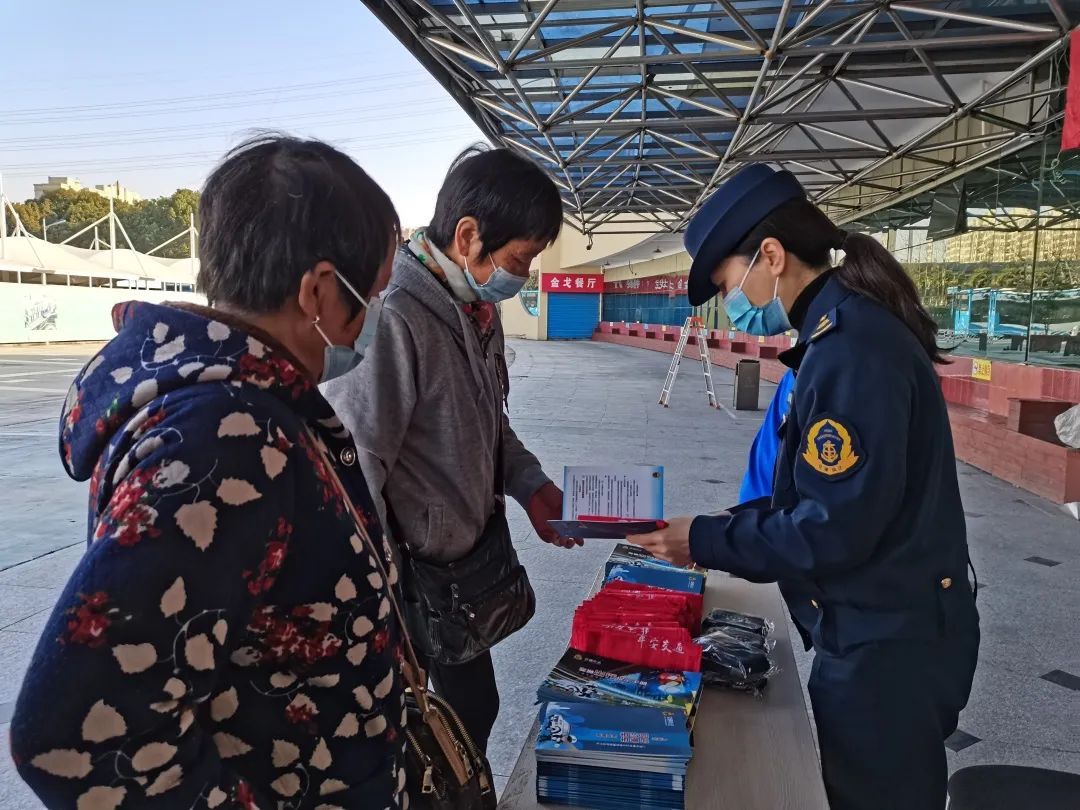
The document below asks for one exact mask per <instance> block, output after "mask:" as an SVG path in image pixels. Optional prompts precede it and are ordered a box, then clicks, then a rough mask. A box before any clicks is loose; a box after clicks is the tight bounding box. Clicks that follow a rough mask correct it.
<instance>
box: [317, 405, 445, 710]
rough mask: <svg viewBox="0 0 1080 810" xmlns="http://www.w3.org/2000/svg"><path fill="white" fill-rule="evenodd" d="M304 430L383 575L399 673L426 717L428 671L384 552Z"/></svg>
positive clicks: (326, 456)
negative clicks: (397, 637)
mask: <svg viewBox="0 0 1080 810" xmlns="http://www.w3.org/2000/svg"><path fill="white" fill-rule="evenodd" d="M304 430H305V432H306V433H307V435H308V440H309V441H310V442H311V443H312V446H313V447H314V448H315V451H316V452H317V453H318V454H319V457H320V458H321V459H322V461H323V464H324V465H325V466H326V469H327V471H328V473H329V475H330V480H331V481H332V482H333V484H334V488H335V489H337V492H338V497H340V498H341V500H342V502H343V503H344V504H345V508H346V509H347V510H348V512H349V517H351V518H352V521H353V524H354V527H355V529H356V533H357V535H358V536H359V537H360V539H361V540H362V541H363V543H364V545H365V546H366V547H367V549H368V551H369V552H371V556H372V557H373V558H374V560H375V567H376V568H377V569H378V571H379V575H380V576H381V577H382V578H383V582H385V583H386V591H387V596H388V597H389V599H390V604H391V606H393V609H394V613H395V615H396V616H397V620H398V625H399V626H400V628H401V637H402V641H403V644H402V646H403V647H404V650H405V662H404V666H403V667H402V674H403V675H404V677H405V682H406V683H407V684H408V686H409V688H410V689H411V690H412V692H413V695H414V696H415V697H416V702H417V705H418V706H419V708H420V711H421V712H422V713H423V714H424V715H425V716H426V715H427V714H428V705H429V704H428V699H427V673H426V672H425V671H424V668H423V667H422V666H420V660H419V658H418V657H417V655H416V650H415V648H414V647H413V643H412V639H411V638H410V637H409V628H408V625H407V624H406V622H405V614H404V612H403V611H402V609H401V605H400V604H399V602H398V598H397V595H396V593H395V592H394V586H393V584H392V583H391V582H390V577H389V576H388V575H387V568H386V565H385V564H384V559H383V553H382V552H381V551H380V550H379V549H377V548H376V547H375V543H374V541H372V539H371V535H370V534H368V530H367V527H366V521H364V520H363V519H362V518H361V517H360V515H359V514H358V513H357V511H356V506H355V505H354V504H353V501H352V498H351V497H349V491H348V489H346V488H345V485H344V484H343V483H342V481H341V477H340V476H339V475H338V473H337V469H336V468H335V467H334V462H333V460H332V459H331V458H330V456H329V454H328V453H327V452H326V450H325V449H324V448H323V444H322V442H321V441H319V440H318V438H317V437H316V436H315V434H314V433H313V432H312V431H311V429H310V428H308V427H307V426H305V428H304Z"/></svg>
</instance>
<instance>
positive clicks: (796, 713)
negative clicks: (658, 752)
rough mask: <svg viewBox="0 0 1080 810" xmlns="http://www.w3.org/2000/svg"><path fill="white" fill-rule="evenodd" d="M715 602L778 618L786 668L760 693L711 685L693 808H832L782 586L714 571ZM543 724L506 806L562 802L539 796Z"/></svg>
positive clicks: (708, 605) (781, 662) (694, 768)
mask: <svg viewBox="0 0 1080 810" xmlns="http://www.w3.org/2000/svg"><path fill="white" fill-rule="evenodd" d="M716 607H722V608H727V609H729V610H736V611H739V612H740V613H748V614H751V615H754V616H764V617H765V618H768V619H771V620H772V621H773V622H774V623H775V625H776V631H775V633H774V635H773V638H774V639H776V649H775V650H773V653H772V654H773V656H774V660H775V661H776V664H777V665H778V666H779V667H780V672H778V673H777V674H776V675H774V676H773V677H772V679H771V680H770V681H769V686H768V689H767V690H766V692H765V695H764V696H763V697H761V698H755V697H753V696H751V695H747V694H743V693H736V692H726V691H724V690H721V689H712V688H708V687H706V689H705V692H704V694H703V696H702V699H701V708H700V709H699V714H698V718H697V722H696V724H695V725H694V758H693V759H692V760H691V761H690V768H689V771H688V772H687V778H686V780H687V781H686V807H687V810H828V806H829V805H828V802H827V801H826V799H825V789H824V787H823V785H822V782H821V771H820V767H819V765H818V757H817V751H816V749H815V747H814V738H813V734H812V731H811V728H810V718H809V717H808V715H807V712H806V703H805V701H804V700H803V693H802V687H801V686H800V684H799V673H798V670H797V669H796V667H795V657H794V655H793V654H792V651H791V639H790V638H789V636H788V624H787V613H786V610H785V608H784V603H783V600H782V599H781V598H780V591H779V589H778V588H777V587H776V586H775V585H754V584H751V583H749V582H745V581H744V580H741V579H735V578H733V577H729V576H727V575H726V574H722V573H711V574H710V575H709V578H708V580H707V585H706V588H705V609H706V611H708V610H710V609H712V608H716ZM568 632H569V628H568ZM796 643H799V642H798V640H796ZM537 731H538V727H537V724H536V723H535V722H534V723H533V727H532V729H531V730H530V731H529V736H528V737H527V738H526V740H525V747H524V748H523V749H522V751H521V755H520V756H519V757H518V761H517V764H516V765H515V766H514V772H513V774H511V776H510V781H509V782H508V783H507V785H506V789H505V790H504V791H503V795H502V799H501V800H500V801H499V807H500V808H506V810H531V808H535V807H557V806H558V805H539V804H537V801H536V757H535V756H534V753H533V745H534V744H535V742H536V735H537Z"/></svg>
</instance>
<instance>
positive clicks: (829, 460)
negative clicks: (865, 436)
mask: <svg viewBox="0 0 1080 810" xmlns="http://www.w3.org/2000/svg"><path fill="white" fill-rule="evenodd" d="M802 458H803V461H805V462H806V463H807V464H808V465H809V466H810V469H812V470H814V471H815V472H818V473H820V474H821V475H823V476H825V477H826V478H829V479H839V478H842V477H844V476H846V475H849V474H851V473H853V472H854V471H855V470H856V469H858V468H859V467H860V466H861V465H862V463H863V461H864V454H863V453H862V449H861V448H860V447H858V437H857V436H856V435H855V431H854V430H853V429H852V428H850V427H848V426H846V425H845V424H844V423H843V422H841V421H840V420H839V419H835V418H832V417H828V418H825V419H819V420H817V421H816V422H814V423H813V424H812V425H811V426H810V429H809V430H807V431H806V439H805V441H804V446H803V452H802Z"/></svg>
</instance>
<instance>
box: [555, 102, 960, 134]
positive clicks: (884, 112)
mask: <svg viewBox="0 0 1080 810" xmlns="http://www.w3.org/2000/svg"><path fill="white" fill-rule="evenodd" d="M949 113H950V111H949V110H948V109H929V110H927V109H916V108H912V107H898V108H895V109H869V110H828V111H821V112H815V111H813V110H810V111H808V112H779V113H765V114H763V115H758V116H755V117H754V123H758V124H818V123H822V124H828V123H846V122H852V121H902V120H920V121H921V120H923V119H934V118H944V117H945V116H947V115H949ZM737 125H738V122H736V121H733V120H732V119H731V118H728V117H727V116H693V117H687V118H648V119H646V121H645V126H646V127H647V128H649V129H655V130H658V131H660V130H673V129H685V128H686V127H688V126H694V127H700V128H702V129H703V131H706V132H729V131H732V130H734V129H735V128H736V126H737ZM588 127H596V128H597V129H600V130H601V131H602V132H620V131H621V132H626V131H629V130H632V129H640V128H641V121H637V120H635V121H627V120H622V121H620V120H617V119H616V120H612V121H606V122H605V121H601V120H600V119H584V120H574V121H571V122H563V123H561V124H559V125H557V126H553V127H550V128H549V129H548V132H549V133H551V134H552V135H569V134H573V133H574V132H577V131H579V130H581V129H582V128H588ZM829 134H833V133H829ZM837 137H842V136H840V135H837Z"/></svg>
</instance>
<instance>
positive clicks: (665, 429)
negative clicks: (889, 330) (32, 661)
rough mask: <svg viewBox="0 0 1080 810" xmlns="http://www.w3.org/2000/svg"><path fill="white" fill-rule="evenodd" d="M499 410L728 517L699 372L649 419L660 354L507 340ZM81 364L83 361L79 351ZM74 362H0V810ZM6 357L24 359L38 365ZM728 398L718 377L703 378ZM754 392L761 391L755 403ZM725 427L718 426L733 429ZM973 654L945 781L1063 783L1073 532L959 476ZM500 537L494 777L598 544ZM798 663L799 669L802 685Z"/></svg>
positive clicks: (58, 536) (1078, 656) (549, 457)
mask: <svg viewBox="0 0 1080 810" xmlns="http://www.w3.org/2000/svg"><path fill="white" fill-rule="evenodd" d="M513 348H514V349H515V350H516V361H515V363H514V365H513V367H512V368H511V377H512V391H511V397H510V405H511V411H512V421H513V425H514V427H515V429H516V431H517V433H518V435H519V436H520V437H521V438H522V439H523V440H524V441H525V442H526V444H527V445H528V446H529V447H530V448H532V449H533V451H534V452H536V453H537V455H538V456H539V457H540V458H541V460H542V461H543V462H544V464H545V467H546V468H547V470H548V472H549V474H552V475H553V477H556V478H557V477H558V475H559V474H560V471H561V468H562V466H563V465H564V464H583V463H627V464H632V463H649V464H663V465H664V466H665V468H666V489H667V496H666V501H667V509H668V513H669V514H672V515H675V514H684V513H690V512H696V511H712V510H716V509H720V508H722V507H724V506H726V505H729V504H730V503H731V502H732V501H733V499H734V496H735V493H736V491H737V488H738V482H739V478H740V476H741V474H742V469H743V466H744V463H745V456H746V450H747V447H748V446H749V444H750V441H751V439H752V438H753V435H754V432H755V431H756V429H757V426H758V424H759V422H760V413H750V414H747V413H738V414H734V415H733V414H730V413H729V412H725V411H722V410H721V411H713V410H710V409H709V408H708V407H706V404H705V395H704V391H703V387H702V381H701V378H700V375H697V374H695V372H696V371H697V369H696V367H695V366H694V365H693V364H687V365H685V366H684V367H683V370H682V372H681V374H680V379H679V381H678V383H677V384H676V387H675V392H674V395H673V397H672V404H671V408H669V409H663V408H660V407H658V406H657V405H656V398H657V396H658V394H659V389H660V385H661V383H662V381H663V377H664V373H665V370H666V367H667V362H668V358H667V357H666V356H665V355H660V354H655V353H652V352H645V351H640V350H637V349H631V348H624V347H619V346H611V345H602V344H595V343H574V344H568V343H539V344H538V343H527V342H521V341H516V342H514V343H513ZM84 353H85V352H84ZM79 354H80V350H79V349H77V348H67V349H56V350H53V351H49V352H42V351H41V350H36V351H34V352H25V351H23V352H12V351H4V350H0V381H4V380H6V378H4V377H3V375H4V374H8V375H10V374H12V373H13V372H15V371H22V370H25V369H27V368H31V369H33V370H35V371H41V370H44V371H45V372H47V373H45V374H42V375H38V374H35V375H34V376H33V377H32V378H31V379H32V380H33V382H32V383H31V382H27V383H26V388H28V389H29V388H32V389H34V390H25V391H22V390H20V384H19V383H18V382H17V380H18V379H19V378H17V377H10V379H11V380H12V382H11V383H7V382H6V381H5V382H4V383H3V385H0V459H2V460H3V461H2V463H0V519H2V525H3V526H4V528H5V532H4V535H3V537H0V740H3V742H0V749H2V750H0V808H2V809H3V810H22V808H35V807H38V806H39V805H38V804H37V803H36V801H35V800H34V799H33V797H32V796H30V795H29V793H28V792H27V791H26V790H25V789H24V788H23V786H22V784H21V782H19V780H18V777H17V776H16V774H15V771H14V768H13V766H12V765H11V763H10V760H9V758H8V756H7V751H6V746H7V733H6V732H7V723H8V720H9V719H10V711H11V702H12V701H13V700H14V698H15V696H16V693H17V690H18V687H19V683H20V681H21V678H22V674H23V672H24V670H25V667H26V666H27V664H28V662H29V658H30V656H31V654H32V651H33V646H34V644H35V643H36V640H37V634H38V633H39V632H40V630H41V627H42V625H43V623H44V621H45V619H46V618H47V616H48V612H49V610H50V609H51V606H52V604H53V602H54V601H55V599H56V598H57V596H58V593H59V589H60V588H62V587H63V585H64V582H65V580H66V577H67V575H68V572H69V571H70V570H71V568H72V567H73V566H74V565H75V564H76V562H77V560H78V559H79V556H80V555H81V552H82V549H81V537H82V536H83V533H84V525H83V524H84V521H85V502H86V501H85V488H84V485H81V484H76V483H74V482H72V481H70V480H69V479H67V477H66V476H65V475H64V473H63V471H62V470H61V468H60V464H59V461H58V459H57V455H56V438H55V426H56V416H57V413H58V410H59V405H60V401H61V400H62V398H63V390H64V388H65V387H66V384H67V380H68V379H69V378H70V376H71V375H72V373H73V372H72V371H71V370H70V369H73V368H76V367H78V366H79V365H80V363H81V359H79V357H78V356H77V355H79ZM12 359H18V360H20V361H25V360H27V359H30V360H35V361H40V363H41V365H40V366H34V365H28V364H27V363H25V362H20V363H18V364H14V363H11V362H10V361H11V360H12ZM714 374H715V376H716V380H717V384H718V394H719V396H720V399H721V401H722V402H725V403H727V402H730V399H731V382H732V377H731V374H730V372H728V371H726V370H723V369H716V370H715V372H714ZM770 393H771V387H766V388H763V390H762V394H761V399H762V404H763V405H764V404H765V403H766V402H767V401H768V398H769V396H770ZM733 417H734V418H733ZM960 473H961V477H960V481H961V486H962V488H963V493H964V503H965V508H966V510H967V513H968V532H969V538H970V542H971V548H972V556H973V558H974V561H975V566H976V568H977V570H978V573H979V581H980V585H982V586H984V587H985V590H984V591H982V592H981V593H980V596H979V608H980V611H981V613H982V629H983V643H982V649H981V652H980V665H979V669H978V672H977V674H976V680H975V686H974V690H973V694H972V699H971V703H970V705H969V707H968V709H967V710H966V711H965V712H964V714H963V715H962V717H961V721H960V729H961V731H959V732H957V734H956V735H955V736H954V738H952V739H951V740H950V741H949V747H950V749H951V750H950V753H949V761H950V765H951V766H952V767H953V768H958V767H963V766H966V765H972V764H978V763H993V762H1001V763H1012V764H1025V765H1041V766H1044V767H1051V768H1060V769H1063V770H1071V771H1075V772H1078V773H1080V690H1078V687H1080V642H1078V641H1077V638H1078V635H1077V631H1076V626H1077V623H1078V621H1080V588H1078V587H1077V584H1078V575H1080V524H1077V523H1076V521H1074V520H1072V519H1070V518H1068V517H1066V516H1065V515H1064V514H1063V513H1062V512H1061V511H1060V510H1059V509H1058V508H1057V507H1056V506H1054V505H1053V504H1050V503H1047V502H1045V501H1042V500H1039V499H1038V498H1036V497H1034V496H1031V495H1027V494H1025V493H1023V492H1021V491H1020V490H1017V489H1014V488H1013V487H1010V486H1008V485H1005V484H1002V483H1001V482H999V481H997V480H995V479H993V478H991V477H989V476H987V475H985V474H983V473H981V472H978V471H976V470H974V469H971V468H968V467H963V466H961V468H960ZM511 524H512V528H513V529H514V534H515V537H516V539H517V546H518V549H519V553H520V555H521V558H522V561H523V562H524V563H525V565H526V566H528V568H529V571H530V575H531V577H532V579H533V583H534V587H535V589H536V592H537V615H536V618H535V619H534V620H533V622H532V623H531V624H530V625H529V627H528V628H526V629H525V630H524V631H522V632H521V633H519V634H518V635H517V636H515V637H513V638H511V639H509V640H507V641H506V642H505V643H503V644H502V645H500V646H499V648H498V649H497V650H496V654H495V659H496V669H497V673H498V677H499V682H500V690H501V692H502V709H501V713H500V715H499V721H498V724H497V726H496V728H495V732H494V734H493V736H492V739H491V760H492V766H493V768H494V770H495V772H496V773H497V774H499V775H500V776H501V777H502V778H501V779H500V780H499V781H500V783H502V781H503V779H505V777H506V775H508V774H509V773H510V770H511V769H512V767H513V764H514V761H515V759H516V757H517V754H518V751H520V749H521V746H522V745H523V744H524V742H525V734H526V731H527V730H528V728H529V725H530V723H531V720H532V717H533V707H532V696H533V694H534V693H535V689H536V685H537V683H538V681H539V679H540V678H541V677H542V675H543V674H544V672H545V671H546V670H547V668H548V667H549V666H550V665H551V664H552V663H553V662H554V660H555V659H556V658H557V657H558V655H559V653H560V652H561V651H562V647H563V645H564V644H565V641H566V638H567V635H568V632H569V615H570V612H571V611H572V609H573V607H574V606H575V605H576V604H577V603H578V602H579V601H580V600H581V598H582V597H583V596H584V594H585V592H586V591H587V590H588V588H589V586H590V585H591V583H592V581H593V579H594V577H595V575H596V571H597V569H598V568H599V566H600V564H601V562H602V561H603V559H604V558H605V557H606V555H607V552H608V549H609V548H610V544H609V543H590V544H588V545H587V546H586V547H585V548H580V549H574V550H569V551H567V550H563V549H557V548H552V547H550V546H546V545H543V544H541V543H539V542H538V541H537V539H536V537H535V535H534V533H533V532H532V529H531V526H530V525H529V523H528V521H527V519H526V518H525V515H524V513H522V512H521V511H520V510H519V509H517V508H516V507H515V508H513V510H512V514H511ZM808 660H809V658H808V657H807V656H804V657H803V658H802V659H801V660H800V669H801V670H802V672H803V674H804V676H805V674H806V670H807V664H808Z"/></svg>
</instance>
